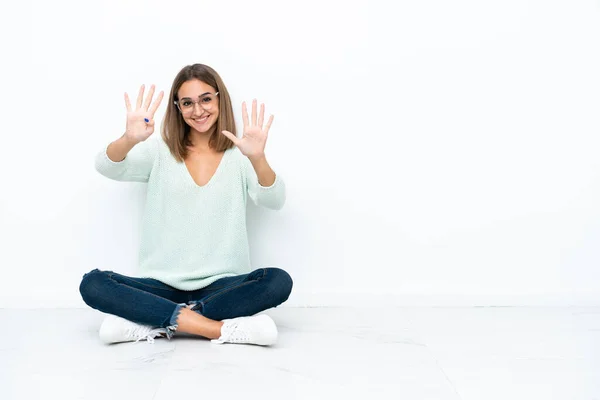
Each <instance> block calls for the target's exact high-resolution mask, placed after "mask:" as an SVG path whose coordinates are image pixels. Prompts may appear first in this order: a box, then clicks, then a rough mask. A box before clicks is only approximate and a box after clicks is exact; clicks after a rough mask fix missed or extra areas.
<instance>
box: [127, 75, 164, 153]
mask: <svg viewBox="0 0 600 400" xmlns="http://www.w3.org/2000/svg"><path fill="white" fill-rule="evenodd" d="M163 95H164V92H163V91H161V92H160V93H159V94H158V97H157V98H156V100H154V103H152V107H150V103H151V102H152V97H153V96H154V85H152V86H151V87H150V93H148V96H147V97H146V100H145V101H144V85H142V86H141V87H140V92H139V94H138V98H137V103H136V107H135V110H132V109H131V103H130V102H129V96H128V95H127V93H125V106H126V107H127V128H126V130H125V137H126V138H127V139H128V140H130V141H131V142H132V143H134V144H137V143H139V142H143V141H144V140H146V139H148V137H150V135H152V133H153V132H154V113H155V112H156V110H157V109H158V106H159V105H160V102H161V101H162V98H163ZM142 103H143V104H142ZM144 119H148V121H149V122H146V121H145V120H144Z"/></svg>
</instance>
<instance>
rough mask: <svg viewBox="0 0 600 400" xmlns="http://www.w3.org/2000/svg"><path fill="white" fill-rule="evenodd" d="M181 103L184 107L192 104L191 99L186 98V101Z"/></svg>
mask: <svg viewBox="0 0 600 400" xmlns="http://www.w3.org/2000/svg"><path fill="white" fill-rule="evenodd" d="M181 104H182V105H183V106H184V107H189V106H190V105H191V104H192V102H191V101H187V100H186V101H184V102H183V103H181Z"/></svg>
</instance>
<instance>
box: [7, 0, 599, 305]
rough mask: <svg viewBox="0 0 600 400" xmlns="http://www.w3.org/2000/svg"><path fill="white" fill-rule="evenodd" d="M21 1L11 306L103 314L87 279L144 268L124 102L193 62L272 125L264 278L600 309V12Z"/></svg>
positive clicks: (298, 295) (575, 5) (555, 6)
mask: <svg viewBox="0 0 600 400" xmlns="http://www.w3.org/2000/svg"><path fill="white" fill-rule="evenodd" d="M167 4H168V5H167ZM12 7H13V11H12V12H11V13H7V14H5V15H3V17H2V21H1V22H2V28H0V29H2V32H1V33H2V37H4V38H6V39H5V40H6V41H7V43H6V45H3V49H5V50H4V56H3V59H4V61H3V62H2V64H1V68H2V73H1V74H0V75H1V78H0V79H1V81H0V82H1V85H2V86H1V87H2V89H3V90H2V91H3V95H2V96H0V97H1V100H0V101H1V102H2V104H0V106H1V107H2V108H1V109H2V110H3V111H2V122H3V124H2V133H1V135H2V136H1V137H2V142H1V144H0V156H1V157H0V179H1V182H2V186H1V187H2V189H1V192H2V193H1V196H0V206H1V207H0V235H1V243H2V249H1V252H0V266H1V271H2V278H1V280H0V307H8V306H19V305H20V306H35V307H40V306H48V307H51V306H83V305H84V304H83V302H82V301H81V300H80V298H79V293H78V284H79V281H80V279H81V276H82V275H83V273H85V272H87V271H89V270H91V269H92V268H100V269H112V270H115V271H118V272H121V273H129V274H133V273H134V271H135V262H136V259H137V245H138V243H139V242H138V234H139V228H140V217H141V212H142V206H143V202H144V185H143V184H137V183H131V184H128V183H118V182H113V181H109V180H108V179H106V178H104V177H102V176H100V175H99V174H97V173H96V172H95V170H94V168H93V158H94V156H95V154H96V152H97V151H99V149H101V148H102V147H103V146H105V145H106V144H107V143H108V142H109V141H112V140H114V139H116V138H117V137H118V136H119V135H120V134H122V132H123V130H124V123H125V109H124V105H123V100H122V97H123V92H124V91H128V92H129V93H130V94H133V95H134V96H135V93H136V92H137V89H138V88H139V85H140V84H142V83H145V84H147V85H149V84H152V83H155V84H157V85H158V87H159V89H162V90H165V91H167V92H168V90H169V88H170V85H171V82H172V80H173V78H174V77H175V75H176V73H177V72H178V71H179V69H180V68H181V67H183V66H184V65H187V64H191V63H195V62H201V63H205V64H208V65H211V66H213V67H214V68H215V69H216V70H217V71H219V73H220V74H221V76H222V77H223V79H224V80H225V83H226V84H227V85H228V88H229V90H230V92H231V93H232V95H233V101H234V103H235V104H236V105H237V106H236V109H235V111H236V113H237V117H238V121H239V117H240V111H241V110H240V105H241V101H242V100H251V99H252V98H254V97H257V98H258V99H259V100H261V101H264V102H265V103H266V107H267V113H273V114H274V115H275V122H274V124H273V127H272V129H271V134H270V139H269V143H268V147H267V155H268V157H269V159H270V162H271V164H272V165H273V167H274V168H275V169H276V170H277V171H278V172H279V173H280V174H281V175H282V176H284V177H285V179H286V182H287V185H288V190H289V192H288V203H287V205H286V207H285V208H284V210H282V211H281V212H268V211H262V210H256V209H255V208H251V209H250V215H249V219H250V225H251V227H250V232H249V233H250V241H251V246H252V250H253V260H254V262H255V263H256V265H257V266H258V265H273V264H275V265H279V266H281V267H283V268H286V269H287V270H289V271H290V272H291V273H292V275H293V277H294V278H295V291H294V294H293V296H292V297H291V298H290V302H289V304H291V305H293V304H302V305H319V304H330V305H335V304H343V303H345V302H350V303H351V304H353V305H357V304H376V303H377V302H380V301H385V302H391V303H392V304H435V305H452V304H497V305H511V304H600V272H599V268H598V267H599V265H600V246H599V244H600V158H599V157H598V154H599V153H600V122H599V121H600V113H599V110H600V96H599V93H600V74H599V73H598V71H600V24H599V18H600V4H599V3H598V2H597V1H583V0H577V1H574V0H569V1H567V0H563V1H551V2H549V1H541V0H537V1H522V0H508V1H507V0H504V1H493V2H492V1H486V2H482V1H475V0H470V1H468V0H458V1H454V2H447V1H443V0H436V1H402V2H390V1H388V0H377V1H369V2H366V1H348V0H344V1H324V0H321V1H314V0H309V1H302V2H295V3H291V2H282V1H275V0H257V1H252V2H248V1H242V0H236V1H210V2H209V1H198V0H194V1H175V2H168V3H167V2H164V1H141V0H138V1H133V0H128V1H116V0H110V1H97V2H81V1H74V0H58V1H53V2H44V1H39V0H33V1H31V2H30V3H29V4H26V5H15V4H13V5H12ZM14 7H17V8H14ZM163 112H164V102H163V105H162V106H161V108H160V109H159V111H158V115H157V119H158V120H162V115H163Z"/></svg>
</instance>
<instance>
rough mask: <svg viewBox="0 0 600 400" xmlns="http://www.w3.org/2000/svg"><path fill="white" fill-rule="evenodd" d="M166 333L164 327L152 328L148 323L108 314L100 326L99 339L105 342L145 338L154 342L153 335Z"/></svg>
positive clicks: (133, 340) (131, 340) (157, 335)
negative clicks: (139, 322) (143, 323)
mask: <svg viewBox="0 0 600 400" xmlns="http://www.w3.org/2000/svg"><path fill="white" fill-rule="evenodd" d="M163 334H164V335H165V336H166V334H167V330H166V329H165V328H152V327H151V326H149V325H142V324H137V323H135V322H132V321H129V320H127V319H125V318H121V317H117V316H116V315H112V314H109V315H107V316H106V318H104V321H103V322H102V325H101V326H100V340H102V341H103V342H104V343H106V344H110V343H121V342H139V341H140V340H143V339H146V340H147V341H148V342H149V343H154V338H155V337H160V336H162V335H163Z"/></svg>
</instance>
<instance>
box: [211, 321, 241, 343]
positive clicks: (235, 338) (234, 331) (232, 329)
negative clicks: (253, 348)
mask: <svg viewBox="0 0 600 400" xmlns="http://www.w3.org/2000/svg"><path fill="white" fill-rule="evenodd" d="M224 331H225V332H224V333H223V334H222V335H221V337H220V338H218V339H213V340H211V341H212V342H213V343H218V344H222V343H225V342H229V343H248V342H249V341H250V337H249V336H248V332H246V331H245V330H244V329H238V323H237V322H235V323H232V324H231V325H230V326H227V327H226V328H225V329H224Z"/></svg>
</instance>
